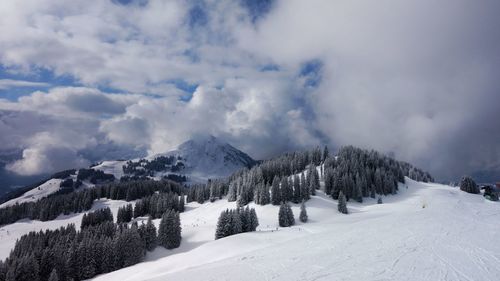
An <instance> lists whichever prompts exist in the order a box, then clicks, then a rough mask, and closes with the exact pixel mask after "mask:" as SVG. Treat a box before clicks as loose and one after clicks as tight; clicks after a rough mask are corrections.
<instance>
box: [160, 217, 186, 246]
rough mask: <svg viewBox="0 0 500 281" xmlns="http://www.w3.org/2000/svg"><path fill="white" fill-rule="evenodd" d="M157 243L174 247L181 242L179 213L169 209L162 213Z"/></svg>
mask: <svg viewBox="0 0 500 281" xmlns="http://www.w3.org/2000/svg"><path fill="white" fill-rule="evenodd" d="M158 244H159V245H161V246H163V247H165V248H167V249H174V248H177V247H179V246H180V244H181V224H180V218H179V213H178V212H175V211H172V210H169V211H167V212H165V214H163V216H162V218H161V221H160V227H159V229H158Z"/></svg>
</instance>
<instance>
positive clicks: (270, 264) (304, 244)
mask: <svg viewBox="0 0 500 281" xmlns="http://www.w3.org/2000/svg"><path fill="white" fill-rule="evenodd" d="M407 186H408V188H406V185H400V191H399V193H398V194H397V195H395V196H387V197H383V200H384V203H383V204H380V205H379V204H376V200H375V199H368V200H365V202H364V203H362V204H358V203H354V202H352V201H350V202H348V207H349V211H350V214H349V215H342V214H340V213H339V212H338V211H337V204H336V201H333V200H331V199H330V198H328V197H326V196H325V195H324V194H322V193H321V192H319V193H318V195H317V196H315V197H313V198H312V199H311V200H309V201H308V202H307V203H306V205H307V212H308V215H309V222H307V223H305V224H303V223H300V222H299V221H298V214H299V205H293V211H294V214H295V218H296V223H297V224H296V225H295V226H293V227H290V228H278V227H277V222H278V207H277V206H272V205H267V206H255V205H254V204H251V207H255V208H256V211H257V215H258V217H259V221H260V226H259V227H258V231H256V232H252V233H245V234H240V235H235V236H230V237H226V238H223V239H220V240H216V241H215V240H214V233H215V225H216V222H217V218H218V216H219V214H220V212H221V211H222V210H224V209H225V208H234V207H235V203H234V202H231V203H229V202H227V201H226V200H225V199H224V200H219V201H216V202H214V203H205V204H203V205H199V204H197V203H190V204H187V205H186V211H185V212H184V213H182V214H181V223H182V228H183V229H182V244H181V247H180V248H178V249H175V250H172V251H169V250H165V249H163V248H161V247H158V248H157V249H156V250H155V251H154V252H152V253H148V255H147V257H146V260H145V261H144V262H142V263H140V264H137V265H135V266H131V267H128V268H124V269H121V270H118V271H115V272H112V273H109V274H105V275H101V276H97V277H96V278H94V280H107V281H115V280H116V281H133V280H158V281H159V280H203V281H207V280H252V281H254V280H357V281H359V280H499V276H500V243H498V237H500V236H499V235H500V227H499V225H498V221H499V219H500V205H499V204H498V203H495V202H490V201H487V200H485V199H484V198H483V197H482V196H480V195H472V194H467V193H464V192H461V191H460V190H459V189H457V188H453V187H450V186H445V185H440V184H426V183H419V182H414V181H412V180H410V179H407ZM124 204H126V202H123V201H110V200H99V201H96V203H95V204H94V209H97V208H100V207H103V206H110V207H111V208H112V210H113V213H114V214H115V215H116V210H117V209H118V207H119V206H122V205H124ZM424 207H425V208H424ZM81 217H82V215H81V214H78V215H73V216H61V217H60V218H58V219H57V220H55V221H51V222H39V221H20V222H17V223H15V224H11V225H8V226H4V227H2V228H0V245H1V246H0V258H2V259H3V258H5V257H6V256H8V254H9V251H10V249H11V248H12V247H13V246H14V243H15V238H17V237H19V236H21V235H22V234H24V233H27V232H29V231H30V230H38V229H46V228H50V229H54V228H57V227H59V226H61V225H65V224H67V223H69V222H73V223H75V224H76V225H77V226H79V223H80V220H81ZM155 223H156V224H157V225H158V224H159V220H155ZM277 229H278V230H277ZM7 233H8V234H7Z"/></svg>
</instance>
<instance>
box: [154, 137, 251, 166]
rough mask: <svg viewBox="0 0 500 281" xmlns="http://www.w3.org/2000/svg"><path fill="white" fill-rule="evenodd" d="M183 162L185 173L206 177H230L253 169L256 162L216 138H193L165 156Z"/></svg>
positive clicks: (155, 157) (156, 156)
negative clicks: (240, 171)
mask: <svg viewBox="0 0 500 281" xmlns="http://www.w3.org/2000/svg"><path fill="white" fill-rule="evenodd" d="M160 156H166V157H174V158H176V159H179V160H181V161H183V163H184V165H185V168H184V172H185V173H193V174H199V175H205V176H229V175H230V174H232V173H234V172H236V171H237V170H239V169H241V168H244V167H247V168H250V167H252V166H253V165H254V164H255V163H256V162H255V160H253V159H252V158H251V157H250V156H248V155H247V154H245V153H244V152H242V151H240V150H238V149H236V148H235V147H233V146H232V145H230V144H228V143H225V142H222V141H220V140H219V139H217V138H216V137H214V136H208V137H199V138H193V139H191V140H188V141H186V142H184V143H183V144H181V145H179V146H178V147H177V148H176V149H174V150H172V151H169V152H167V153H164V154H159V155H155V156H153V157H150V159H151V160H152V159H157V158H158V157H160Z"/></svg>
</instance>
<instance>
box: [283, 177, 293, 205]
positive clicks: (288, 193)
mask: <svg viewBox="0 0 500 281" xmlns="http://www.w3.org/2000/svg"><path fill="white" fill-rule="evenodd" d="M281 199H282V200H283V202H288V201H292V199H293V191H292V189H291V188H290V184H289V182H288V178H287V177H283V178H281Z"/></svg>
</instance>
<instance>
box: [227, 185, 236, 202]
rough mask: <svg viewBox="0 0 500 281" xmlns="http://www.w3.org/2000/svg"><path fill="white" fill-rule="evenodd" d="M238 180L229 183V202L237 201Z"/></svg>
mask: <svg viewBox="0 0 500 281" xmlns="http://www.w3.org/2000/svg"><path fill="white" fill-rule="evenodd" d="M236 198H237V196H236V182H231V184H230V185H229V191H228V194H227V201H228V202H234V201H236Z"/></svg>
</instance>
